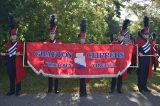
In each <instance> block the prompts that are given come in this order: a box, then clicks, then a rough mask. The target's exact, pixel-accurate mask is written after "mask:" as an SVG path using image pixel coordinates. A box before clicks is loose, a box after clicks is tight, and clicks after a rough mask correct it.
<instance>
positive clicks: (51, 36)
mask: <svg viewBox="0 0 160 106" xmlns="http://www.w3.org/2000/svg"><path fill="white" fill-rule="evenodd" d="M55 36H56V33H55V32H50V33H49V37H50V39H51V40H53V39H55Z"/></svg>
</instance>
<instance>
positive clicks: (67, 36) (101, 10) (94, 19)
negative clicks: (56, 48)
mask: <svg viewBox="0 0 160 106" xmlns="http://www.w3.org/2000/svg"><path fill="white" fill-rule="evenodd" d="M121 6H122V5H121V3H120V2H118V1H116V2H115V0H109V1H106V0H95V1H93V0H8V1H5V0H2V2H1V8H0V12H1V16H2V19H1V20H0V23H1V25H0V26H3V27H2V29H1V30H2V32H1V33H0V38H2V39H1V42H0V44H1V45H2V44H3V43H2V41H3V40H5V41H7V40H8V38H6V37H4V33H5V34H7V33H8V27H7V17H8V14H9V13H12V14H13V15H14V16H15V17H16V19H17V20H18V22H19V25H18V27H19V31H20V32H19V33H20V35H21V37H20V38H21V39H22V40H25V41H44V40H45V39H47V38H48V26H49V25H48V24H49V23H48V19H49V15H50V14H57V17H58V31H57V35H58V38H60V39H62V41H63V42H64V43H72V42H75V39H76V38H77V35H78V34H79V33H80V22H81V20H82V18H83V17H85V18H86V19H87V34H88V37H87V38H88V43H103V42H105V38H104V37H103V36H104V35H105V34H106V32H110V31H109V30H108V25H107V24H108V22H109V21H106V17H108V16H109V15H110V11H111V10H112V12H113V13H114V14H115V15H116V14H117V12H118V11H119V10H120V7H121ZM2 7H3V8H2ZM113 13H112V14H113ZM113 16H114V15H113ZM117 25H118V24H117ZM94 35H96V36H94ZM91 36H92V37H98V38H94V39H95V41H90V39H91V38H90V37H91Z"/></svg>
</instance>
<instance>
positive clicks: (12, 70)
mask: <svg viewBox="0 0 160 106" xmlns="http://www.w3.org/2000/svg"><path fill="white" fill-rule="evenodd" d="M7 73H8V76H9V82H10V87H9V92H15V91H16V93H19V92H20V91H21V82H20V83H18V84H15V83H16V64H15V63H14V62H12V61H9V62H7ZM15 89H16V90H15Z"/></svg>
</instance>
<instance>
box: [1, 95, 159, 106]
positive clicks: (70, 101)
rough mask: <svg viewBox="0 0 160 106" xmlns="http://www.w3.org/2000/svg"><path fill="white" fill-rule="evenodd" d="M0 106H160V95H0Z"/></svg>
mask: <svg viewBox="0 0 160 106" xmlns="http://www.w3.org/2000/svg"><path fill="white" fill-rule="evenodd" d="M0 106H160V93H143V94H141V93H139V92H125V93H123V94H117V93H114V94H108V93H102V92H96V93H93V92H91V93H90V94H88V96H87V97H79V95H78V93H59V94H57V95H56V94H46V93H33V94H24V93H23V94H21V95H20V96H18V97H17V96H15V95H13V96H5V95H4V94H2V93H0Z"/></svg>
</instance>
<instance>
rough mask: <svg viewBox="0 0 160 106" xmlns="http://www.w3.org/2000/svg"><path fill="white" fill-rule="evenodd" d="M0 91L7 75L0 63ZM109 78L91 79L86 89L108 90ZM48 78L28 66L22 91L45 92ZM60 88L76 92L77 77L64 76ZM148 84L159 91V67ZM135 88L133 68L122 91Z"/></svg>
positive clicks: (134, 89)
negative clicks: (37, 73)
mask: <svg viewBox="0 0 160 106" xmlns="http://www.w3.org/2000/svg"><path fill="white" fill-rule="evenodd" d="M0 73H1V74H0V92H2V93H5V92H7V90H8V76H7V73H6V68H5V66H4V65H1V69H0ZM110 81H111V78H97V79H91V80H90V82H89V83H87V91H88V92H90V91H92V92H109V90H110ZM47 84H48V79H47V78H46V77H43V76H42V75H36V74H35V73H34V72H33V71H32V70H31V69H30V68H27V76H26V77H25V79H24V80H23V82H22V91H23V92H27V93H30V92H46V91H47ZM59 85H60V89H61V91H62V92H78V91H79V79H76V78H68V79H66V78H64V79H60V80H59ZM148 86H149V87H150V88H151V89H152V90H155V91H158V92H160V69H159V68H157V71H156V72H154V74H153V78H151V79H149V80H148ZM136 90H137V75H136V71H135V70H133V71H132V73H131V74H128V79H127V80H126V81H123V91H124V92H126V91H136Z"/></svg>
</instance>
